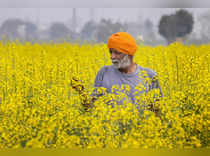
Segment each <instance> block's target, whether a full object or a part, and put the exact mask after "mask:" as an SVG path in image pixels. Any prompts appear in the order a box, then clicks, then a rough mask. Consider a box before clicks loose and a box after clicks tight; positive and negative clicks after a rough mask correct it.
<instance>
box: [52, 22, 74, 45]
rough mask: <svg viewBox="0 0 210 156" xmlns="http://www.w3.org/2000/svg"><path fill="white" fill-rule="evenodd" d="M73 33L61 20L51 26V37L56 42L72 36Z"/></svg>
mask: <svg viewBox="0 0 210 156" xmlns="http://www.w3.org/2000/svg"><path fill="white" fill-rule="evenodd" d="M72 34H73V33H72V32H71V30H70V29H69V28H68V27H67V26H65V25H64V24H63V23H60V22H55V23H53V24H52V25H51V26H50V28H49V37H50V39H52V40H54V41H56V42H58V41H61V40H65V39H68V38H70V37H71V38H72V37H73V36H71V35H72Z"/></svg>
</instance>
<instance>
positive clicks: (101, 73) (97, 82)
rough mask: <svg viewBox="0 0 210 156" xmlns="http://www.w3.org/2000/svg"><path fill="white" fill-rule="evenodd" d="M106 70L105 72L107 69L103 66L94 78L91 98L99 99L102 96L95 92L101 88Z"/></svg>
mask: <svg viewBox="0 0 210 156" xmlns="http://www.w3.org/2000/svg"><path fill="white" fill-rule="evenodd" d="M106 70H107V67H106V66H105V67H103V68H101V69H100V70H99V71H98V73H97V75H96V78H95V82H94V87H95V89H94V91H93V92H92V94H91V96H97V97H99V96H101V95H102V94H98V93H97V90H98V88H99V87H103V79H104V74H105V72H106Z"/></svg>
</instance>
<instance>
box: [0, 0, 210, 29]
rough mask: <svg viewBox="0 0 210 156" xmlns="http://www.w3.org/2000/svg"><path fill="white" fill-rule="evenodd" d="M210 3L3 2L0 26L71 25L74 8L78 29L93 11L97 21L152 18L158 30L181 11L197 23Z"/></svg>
mask: <svg viewBox="0 0 210 156" xmlns="http://www.w3.org/2000/svg"><path fill="white" fill-rule="evenodd" d="M157 2H158V3H157ZM209 3H210V1H209V2H208V0H199V1H195V0H194V1H193V0H176V1H174V0H170V1H169V0H143V1H142V0H0V24H2V22H3V21H5V20H6V19H8V18H21V19H24V20H29V21H32V22H34V23H36V24H37V25H39V27H40V28H43V29H44V28H47V27H49V25H50V24H51V23H52V22H55V21H59V22H63V23H65V24H69V23H70V20H71V18H72V10H73V9H72V8H77V17H78V20H77V22H78V29H81V28H82V26H83V25H84V23H85V22H87V21H88V20H90V19H91V17H92V15H91V11H90V10H91V9H92V13H94V20H95V21H99V20H100V19H101V18H107V19H108V18H109V19H112V20H114V21H120V22H124V21H134V22H135V21H137V19H142V20H144V19H146V18H149V19H150V20H152V21H153V23H154V25H156V26H157V25H158V22H159V20H160V18H161V16H162V15H164V14H172V13H174V12H175V11H176V10H177V9H179V8H188V10H189V11H190V12H191V13H192V14H193V15H194V17H195V19H196V18H197V17H198V16H199V15H200V14H202V13H204V12H206V11H208V10H210V4H209ZM199 6H200V8H199ZM208 6H209V8H207V7H208ZM90 8H91V9H90Z"/></svg>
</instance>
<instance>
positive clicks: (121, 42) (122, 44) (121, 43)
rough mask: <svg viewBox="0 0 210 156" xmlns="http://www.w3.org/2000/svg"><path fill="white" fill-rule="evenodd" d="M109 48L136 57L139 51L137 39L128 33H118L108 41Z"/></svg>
mask: <svg viewBox="0 0 210 156" xmlns="http://www.w3.org/2000/svg"><path fill="white" fill-rule="evenodd" d="M108 48H114V49H116V50H117V51H119V52H122V53H124V54H127V55H132V56H133V55H134V54H135V53H136V50H137V45H136V41H135V39H134V38H133V37H132V36H131V35H130V34H128V33H126V32H117V33H115V34H112V35H111V36H110V37H109V39H108Z"/></svg>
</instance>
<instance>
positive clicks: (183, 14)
mask: <svg viewBox="0 0 210 156" xmlns="http://www.w3.org/2000/svg"><path fill="white" fill-rule="evenodd" d="M193 24H194V20H193V17H192V15H191V14H190V13H189V12H188V11H186V10H184V9H181V10H179V11H177V12H176V13H175V14H172V15H164V16H162V17H161V19H160V22H159V27H158V28H159V33H160V35H162V36H163V37H164V38H165V39H166V40H167V41H168V44H170V43H172V42H174V41H176V39H177V38H179V37H181V38H183V37H184V36H186V35H187V34H190V33H191V32H192V29H193Z"/></svg>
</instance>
